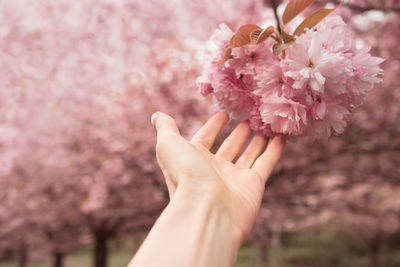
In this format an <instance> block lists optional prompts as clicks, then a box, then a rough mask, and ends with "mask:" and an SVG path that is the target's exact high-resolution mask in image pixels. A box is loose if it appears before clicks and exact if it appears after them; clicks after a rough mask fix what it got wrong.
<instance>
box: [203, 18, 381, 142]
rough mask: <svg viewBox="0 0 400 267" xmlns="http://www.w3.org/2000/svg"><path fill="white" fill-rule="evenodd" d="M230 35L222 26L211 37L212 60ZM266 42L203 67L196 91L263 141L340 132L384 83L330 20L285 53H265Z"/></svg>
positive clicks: (363, 52)
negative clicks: (246, 122)
mask: <svg viewBox="0 0 400 267" xmlns="http://www.w3.org/2000/svg"><path fill="white" fill-rule="evenodd" d="M232 34H233V33H232V31H231V30H230V29H229V28H228V27H227V26H226V25H225V26H223V25H221V26H220V28H219V29H218V30H217V31H216V32H215V33H214V35H213V37H212V41H213V43H214V45H215V49H214V53H211V58H212V60H217V59H220V58H221V57H222V56H223V54H224V53H225V47H226V46H227V44H228V43H229V40H230V38H231V36H232ZM271 45H272V43H271V40H268V41H266V42H263V43H261V44H258V45H254V44H251V45H246V46H243V47H239V48H234V49H233V50H232V58H230V59H228V60H227V61H226V62H224V63H222V64H217V65H210V63H209V62H207V63H206V64H205V66H204V68H203V74H202V76H201V77H199V78H198V79H197V85H198V88H199V90H200V92H201V93H202V94H203V95H207V94H211V95H212V96H213V99H214V102H215V104H216V106H217V107H218V108H220V109H221V110H224V111H227V112H229V113H231V115H233V116H235V117H240V118H243V119H246V118H247V119H248V120H249V123H250V127H251V128H252V129H253V130H255V131H257V132H259V133H261V134H263V135H266V136H272V135H274V134H277V133H280V134H288V135H302V134H305V135H308V136H310V137H312V138H327V137H329V136H330V135H331V134H332V133H334V134H340V133H342V132H343V131H344V128H345V126H346V124H347V121H348V119H349V118H350V115H351V113H352V112H354V109H355V108H356V107H357V106H359V105H360V104H361V103H362V101H363V99H364V98H365V95H366V93H367V92H368V91H369V90H370V89H371V88H372V87H373V85H374V84H375V83H378V82H380V81H381V80H382V79H381V78H380V75H381V74H382V72H383V71H382V69H381V68H380V67H379V64H380V63H382V61H383V60H382V59H380V58H377V57H372V56H371V55H370V54H369V48H368V47H364V48H362V49H360V50H357V49H356V46H355V40H354V39H353V38H352V36H351V33H350V31H349V30H348V29H347V27H346V24H345V23H344V22H343V20H342V19H341V18H340V17H338V16H332V17H329V18H327V19H326V20H324V21H323V22H321V23H319V24H318V25H317V26H316V27H314V28H313V29H308V30H306V32H305V33H304V34H301V35H300V36H298V37H297V39H296V40H295V41H294V42H293V44H291V45H290V46H289V47H288V48H287V49H286V51H285V56H283V55H280V56H276V55H274V54H273V53H272V52H271Z"/></svg>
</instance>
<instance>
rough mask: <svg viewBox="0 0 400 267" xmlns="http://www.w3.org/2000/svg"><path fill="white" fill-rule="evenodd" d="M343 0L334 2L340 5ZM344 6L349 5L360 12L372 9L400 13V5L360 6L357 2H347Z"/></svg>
mask: <svg viewBox="0 0 400 267" xmlns="http://www.w3.org/2000/svg"><path fill="white" fill-rule="evenodd" d="M340 2H341V1H337V0H335V1H334V3H335V4H336V5H339V4H340ZM343 6H345V7H348V8H350V9H352V10H355V11H358V12H366V11H370V10H380V11H383V12H396V13H400V8H399V7H394V6H392V7H377V6H374V5H366V6H359V5H355V4H351V3H345V4H343Z"/></svg>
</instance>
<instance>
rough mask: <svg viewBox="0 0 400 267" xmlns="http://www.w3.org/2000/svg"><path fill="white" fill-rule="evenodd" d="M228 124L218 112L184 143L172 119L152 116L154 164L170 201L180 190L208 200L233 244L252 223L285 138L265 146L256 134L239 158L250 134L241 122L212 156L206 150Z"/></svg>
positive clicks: (223, 115) (187, 197)
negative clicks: (223, 218)
mask: <svg viewBox="0 0 400 267" xmlns="http://www.w3.org/2000/svg"><path fill="white" fill-rule="evenodd" d="M228 120H229V117H228V115H227V114H226V113H217V114H216V115H214V116H213V117H211V118H210V119H209V120H208V121H207V123H206V124H205V125H204V126H203V127H202V128H201V129H200V130H199V131H198V132H197V133H196V134H195V135H194V137H193V138H192V139H191V140H190V141H188V140H186V139H185V138H183V137H182V136H181V134H180V133H179V130H178V127H177V125H176V123H175V121H174V119H173V118H171V117H170V116H168V115H166V114H164V113H161V112H157V113H155V114H153V116H152V123H153V125H154V126H155V127H156V129H157V145H156V153H157V160H158V163H159V165H160V168H161V170H162V172H163V174H164V176H165V179H166V184H167V187H168V191H169V194H170V198H171V199H172V198H174V196H175V193H176V192H177V191H181V192H183V194H184V195H185V196H186V197H185V198H186V199H188V200H193V201H203V200H207V201H209V200H210V199H211V200H212V201H213V203H214V205H219V207H220V208H222V209H223V210H224V212H226V213H227V214H228V217H229V218H230V220H231V224H232V225H233V229H234V233H233V234H234V235H235V240H236V241H237V242H238V243H242V242H243V241H244V239H245V238H246V237H247V235H248V234H249V233H250V230H251V228H252V226H253V224H254V221H255V218H256V216H257V214H258V211H259V208H260V205H261V200H262V196H263V193H264V188H265V183H266V181H267V179H268V177H269V175H270V174H271V172H272V169H273V168H274V166H275V165H276V163H277V162H278V160H279V158H280V156H281V154H282V151H283V148H284V144H285V139H284V137H283V136H275V137H274V138H273V139H272V140H270V142H269V144H268V145H267V143H268V140H267V139H266V138H264V137H262V136H260V135H255V136H254V137H253V138H252V140H251V141H250V143H249V145H248V146H247V148H246V149H245V151H244V152H243V153H242V154H241V155H240V152H241V151H242V148H243V147H244V145H245V144H246V142H247V140H248V139H249V137H250V135H251V129H250V128H249V125H248V122H241V123H240V124H239V125H238V126H237V127H236V128H235V129H234V130H233V131H232V133H231V134H230V135H229V136H228V137H227V138H226V139H225V140H224V142H223V143H222V145H221V146H220V147H219V149H218V151H217V152H216V154H213V153H211V152H210V148H211V147H212V145H213V144H214V142H215V140H216V138H217V136H218V134H219V133H220V132H221V130H222V129H223V127H224V126H225V124H226V123H227V122H228ZM236 158H237V160H236V161H235V162H233V161H234V160H235V159H236Z"/></svg>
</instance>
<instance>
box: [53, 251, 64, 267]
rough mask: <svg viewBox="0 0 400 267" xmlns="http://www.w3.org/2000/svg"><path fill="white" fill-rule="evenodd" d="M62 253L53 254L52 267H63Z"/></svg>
mask: <svg viewBox="0 0 400 267" xmlns="http://www.w3.org/2000/svg"><path fill="white" fill-rule="evenodd" d="M63 265H64V253H61V252H53V267H63Z"/></svg>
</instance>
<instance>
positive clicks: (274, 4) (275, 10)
mask: <svg viewBox="0 0 400 267" xmlns="http://www.w3.org/2000/svg"><path fill="white" fill-rule="evenodd" d="M268 2H269V3H271V6H272V9H273V10H274V15H275V20H276V27H277V28H278V32H279V35H282V33H281V22H280V20H279V17H278V12H277V8H278V5H277V4H276V2H275V0H269V1H268V0H264V4H265V5H268Z"/></svg>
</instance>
